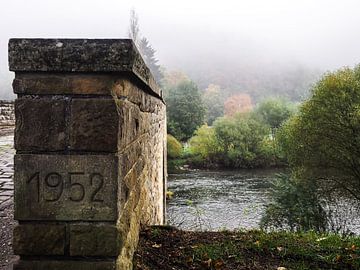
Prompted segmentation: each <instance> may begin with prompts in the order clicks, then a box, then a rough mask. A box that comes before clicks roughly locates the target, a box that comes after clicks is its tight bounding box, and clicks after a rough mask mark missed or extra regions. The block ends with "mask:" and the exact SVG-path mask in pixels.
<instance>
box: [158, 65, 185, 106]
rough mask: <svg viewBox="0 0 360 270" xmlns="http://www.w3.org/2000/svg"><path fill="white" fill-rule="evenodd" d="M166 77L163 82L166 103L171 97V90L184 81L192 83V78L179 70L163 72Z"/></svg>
mask: <svg viewBox="0 0 360 270" xmlns="http://www.w3.org/2000/svg"><path fill="white" fill-rule="evenodd" d="M163 74H164V77H163V79H162V81H161V85H162V88H163V89H162V90H163V93H164V98H165V101H166V100H167V98H168V97H169V91H170V89H173V88H175V87H176V86H177V85H178V84H180V83H181V82H184V81H190V78H189V77H188V76H187V75H186V74H185V73H183V72H181V71H178V70H173V71H165V72H163Z"/></svg>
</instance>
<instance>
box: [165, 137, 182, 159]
mask: <svg viewBox="0 0 360 270" xmlns="http://www.w3.org/2000/svg"><path fill="white" fill-rule="evenodd" d="M181 154H182V145H181V143H180V142H179V141H178V140H177V139H175V137H174V136H172V135H170V134H168V135H167V156H168V158H169V159H176V158H179V157H180V156H181Z"/></svg>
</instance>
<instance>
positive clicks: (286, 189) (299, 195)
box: [260, 174, 333, 232]
mask: <svg viewBox="0 0 360 270" xmlns="http://www.w3.org/2000/svg"><path fill="white" fill-rule="evenodd" d="M316 190H317V187H316V186H315V183H314V182H303V181H297V180H296V179H294V178H291V177H290V176H288V175H286V174H280V175H278V176H277V178H276V180H275V181H274V182H273V183H272V188H271V189H270V194H269V195H270V198H271V202H270V203H269V204H268V205H267V206H266V211H265V215H264V216H263V217H262V218H261V222H260V226H261V227H264V228H268V229H272V228H277V229H288V230H290V231H309V230H314V231H316V232H325V231H329V230H331V228H332V227H333V221H332V216H331V215H330V214H329V213H328V212H327V211H326V208H325V204H324V202H323V201H322V199H321V198H320V196H319V195H318V193H317V192H316Z"/></svg>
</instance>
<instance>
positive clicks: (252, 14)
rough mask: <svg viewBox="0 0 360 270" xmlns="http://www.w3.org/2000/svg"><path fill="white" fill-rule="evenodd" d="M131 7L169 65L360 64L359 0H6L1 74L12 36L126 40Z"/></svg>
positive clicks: (1, 12)
mask: <svg viewBox="0 0 360 270" xmlns="http://www.w3.org/2000/svg"><path fill="white" fill-rule="evenodd" d="M131 8H135V10H136V12H137V13H138V16H139V23H140V30H141V32H142V34H143V35H144V36H146V37H147V38H148V39H149V40H150V42H151V44H152V46H153V47H154V48H155V49H156V50H157V57H158V59H159V61H160V63H161V64H162V65H164V66H166V67H169V68H170V69H171V68H181V67H182V66H185V65H193V64H194V63H195V62H194V59H209V58H210V59H211V58H214V59H220V60H219V61H215V62H214V63H219V64H220V65H222V64H224V63H226V61H230V62H231V61H244V62H246V61H254V59H257V60H259V59H260V60H261V61H265V62H266V61H268V62H272V61H285V62H286V61H290V62H298V63H301V64H305V65H311V66H313V67H319V68H322V69H335V68H338V67H342V66H353V65H355V64H356V63H360V31H359V30H360V1H359V0H338V1H335V0H222V1H199V0H181V1H172V0H158V1H156V0H154V1H150V0H138V1H127V0H126V1H121V0H102V1H94V0H71V1H70V0H57V1H52V0H42V1H41V0H0V26H1V28H0V72H2V73H4V72H5V71H6V70H7V42H8V39H9V38H11V37H39V38H40V37H43V38H46V37H53V38H55V37H59V38H60V37H61V38H66V37H68V38H122V37H126V36H127V28H128V21H129V13H130V9H131ZM221 59H226V61H221Z"/></svg>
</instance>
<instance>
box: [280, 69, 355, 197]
mask: <svg viewBox="0 0 360 270" xmlns="http://www.w3.org/2000/svg"><path fill="white" fill-rule="evenodd" d="M278 140H279V142H280V145H281V147H282V149H283V150H284V152H285V154H286V156H287V158H288V161H289V163H290V165H291V166H292V167H293V168H294V170H295V175H296V176H297V177H298V178H301V179H312V180H313V181H317V182H318V183H319V186H321V188H322V189H323V191H324V192H325V193H334V192H336V191H341V192H345V193H346V194H348V195H351V196H352V197H353V198H355V199H357V200H359V201H360V67H357V68H355V69H349V68H345V69H341V70H339V71H337V72H335V73H328V74H326V75H325V76H324V77H323V78H322V79H321V80H320V81H319V82H318V83H317V84H316V85H315V86H314V88H313V89H312V95H311V98H310V99H309V100H308V101H306V102H305V103H304V104H303V105H302V106H301V107H300V110H299V113H298V114H297V115H295V116H294V117H292V118H291V119H290V120H289V121H287V122H286V124H285V125H284V126H283V127H282V128H281V129H280V131H279V134H278Z"/></svg>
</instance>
